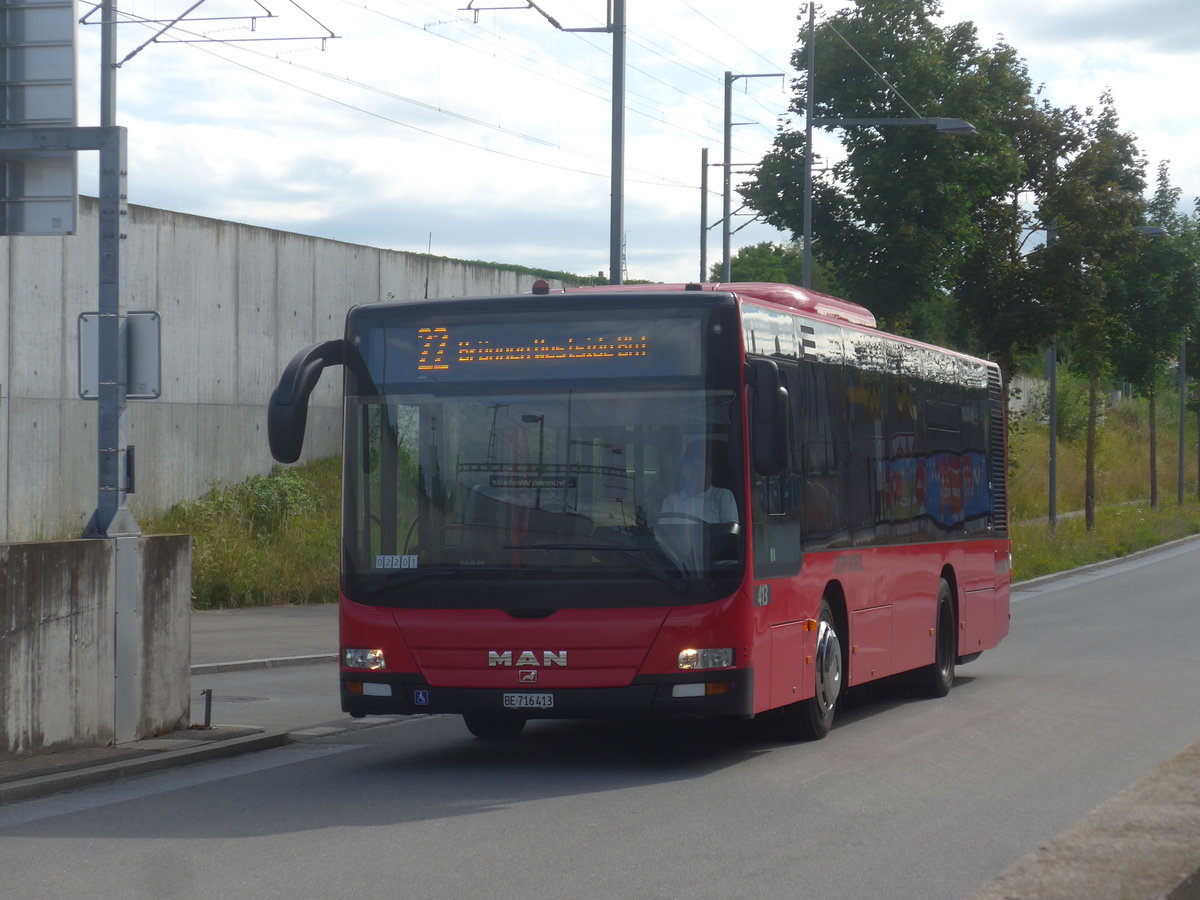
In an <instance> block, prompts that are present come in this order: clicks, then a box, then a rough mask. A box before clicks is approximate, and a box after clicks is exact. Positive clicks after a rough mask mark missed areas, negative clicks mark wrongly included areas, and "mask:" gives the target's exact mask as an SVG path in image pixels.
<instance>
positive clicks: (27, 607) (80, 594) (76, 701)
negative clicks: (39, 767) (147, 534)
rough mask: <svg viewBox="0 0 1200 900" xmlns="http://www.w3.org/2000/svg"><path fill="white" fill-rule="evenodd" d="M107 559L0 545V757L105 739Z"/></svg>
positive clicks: (94, 544) (67, 547) (84, 551)
mask: <svg viewBox="0 0 1200 900" xmlns="http://www.w3.org/2000/svg"><path fill="white" fill-rule="evenodd" d="M115 556H116V552H115V549H114V546H113V544H112V542H110V541H84V540H78V541H52V542H41V543H29V544H6V545H0V694H2V695H3V696H2V697H0V701H2V702H0V757H2V756H22V755H28V754H32V753H37V752H43V751H47V750H55V749H66V748H69V747H80V746H103V745H105V744H108V743H111V742H112V740H113V736H114V732H113V659H114V647H113V628H112V619H113V608H114V589H115V582H114V572H115Z"/></svg>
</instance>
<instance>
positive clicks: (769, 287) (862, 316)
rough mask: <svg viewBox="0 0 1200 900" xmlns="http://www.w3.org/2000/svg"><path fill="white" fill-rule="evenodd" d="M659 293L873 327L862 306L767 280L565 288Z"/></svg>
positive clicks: (580, 291)
mask: <svg viewBox="0 0 1200 900" xmlns="http://www.w3.org/2000/svg"><path fill="white" fill-rule="evenodd" d="M658 291H721V292H727V293H731V294H735V295H737V296H738V297H740V298H742V299H746V300H763V301H765V302H767V303H775V304H778V305H780V306H786V307H788V308H790V309H794V310H797V311H799V312H806V313H811V314H812V315H816V316H822V317H824V318H829V319H840V320H841V321H843V322H847V323H849V324H851V325H859V326H862V327H865V328H874V327H875V316H874V315H873V314H872V313H871V311H870V310H869V309H867V308H866V307H865V306H859V305H858V304H857V303H851V302H850V301H849V300H842V299H841V298H839V297H832V296H830V295H829V294H822V293H821V292H820V291H812V290H807V289H805V288H798V287H796V286H795V285H793V284H776V283H774V282H768V281H739V282H729V283H722V282H714V281H709V282H704V283H697V282H693V283H691V284H608V285H598V286H596V287H579V288H567V289H566V290H565V291H564V293H570V294H574V293H604V294H610V293H632V292H637V293H650V292H658Z"/></svg>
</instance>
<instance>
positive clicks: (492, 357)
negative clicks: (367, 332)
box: [364, 316, 701, 382]
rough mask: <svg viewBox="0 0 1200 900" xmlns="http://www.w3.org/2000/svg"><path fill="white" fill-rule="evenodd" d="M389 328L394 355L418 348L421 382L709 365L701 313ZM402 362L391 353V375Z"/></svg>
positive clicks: (691, 371)
mask: <svg viewBox="0 0 1200 900" xmlns="http://www.w3.org/2000/svg"><path fill="white" fill-rule="evenodd" d="M387 330H388V332H389V333H388V335H387V338H386V343H387V344H388V345H389V346H388V349H387V351H386V355H387V356H389V357H390V356H392V354H393V353H394V352H395V350H397V349H400V348H399V347H398V346H397V344H399V345H401V346H405V349H408V348H411V349H408V353H411V363H410V365H411V368H410V369H409V372H411V375H409V377H410V378H413V379H414V380H417V381H442V382H460V381H480V380H493V379H522V380H524V379H538V380H540V379H547V378H620V377H628V376H640V377H645V376H656V375H658V376H666V375H674V376H695V375H699V374H700V371H701V363H700V356H701V347H700V345H701V341H700V320H699V319H698V318H694V317H691V316H686V317H675V318H654V319H650V318H637V319H633V320H631V321H628V322H624V323H613V322H598V321H591V320H589V321H558V322H551V323H542V324H538V323H534V322H531V321H529V320H527V319H521V320H518V321H514V322H488V323H479V322H462V321H459V322H453V321H451V322H446V323H429V324H423V325H417V326H415V327H413V328H412V330H411V331H410V332H409V333H408V334H405V335H397V334H396V333H395V331H396V329H394V328H388V329H387ZM397 338H400V340H399V341H397V340H396V339H397ZM364 343H367V342H364ZM368 358H369V356H368ZM397 362H399V360H396V359H395V358H394V357H393V358H391V359H389V360H388V364H387V370H388V372H389V373H390V374H394V373H398V372H401V371H404V369H405V368H408V367H406V366H396V365H395V363H397ZM386 380H390V379H386Z"/></svg>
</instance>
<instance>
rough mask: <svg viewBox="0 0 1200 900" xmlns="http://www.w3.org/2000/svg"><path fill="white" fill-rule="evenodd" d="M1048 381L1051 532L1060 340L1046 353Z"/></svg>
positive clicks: (1055, 510)
mask: <svg viewBox="0 0 1200 900" xmlns="http://www.w3.org/2000/svg"><path fill="white" fill-rule="evenodd" d="M1046 380H1047V381H1049V382H1050V472H1049V479H1048V481H1049V497H1048V498H1047V503H1046V511H1047V521H1048V522H1049V523H1050V530H1051V531H1054V530H1055V528H1057V526H1058V339H1057V338H1055V339H1054V340H1053V341H1051V342H1050V349H1049V350H1047V351H1046Z"/></svg>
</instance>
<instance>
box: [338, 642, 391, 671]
mask: <svg viewBox="0 0 1200 900" xmlns="http://www.w3.org/2000/svg"><path fill="white" fill-rule="evenodd" d="M342 665H343V666H345V667H346V668H347V669H383V668H386V667H387V661H386V660H385V659H384V658H383V651H382V650H366V649H359V648H353V647H347V648H346V649H344V650H343V651H342Z"/></svg>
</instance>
